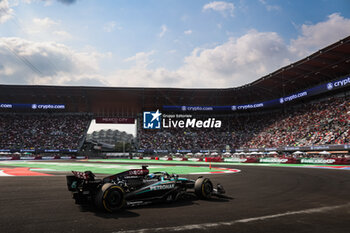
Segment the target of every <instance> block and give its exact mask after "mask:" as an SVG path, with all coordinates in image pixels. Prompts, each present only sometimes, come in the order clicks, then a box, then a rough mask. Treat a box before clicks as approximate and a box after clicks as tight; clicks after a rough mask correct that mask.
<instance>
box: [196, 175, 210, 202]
mask: <svg viewBox="0 0 350 233" xmlns="http://www.w3.org/2000/svg"><path fill="white" fill-rule="evenodd" d="M194 192H195V193H196V195H197V197H198V198H200V199H209V198H210V197H211V194H212V192H213V184H212V183H211V181H210V180H209V179H208V178H199V179H197V180H196V182H195V184H194Z"/></svg>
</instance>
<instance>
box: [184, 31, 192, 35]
mask: <svg viewBox="0 0 350 233" xmlns="http://www.w3.org/2000/svg"><path fill="white" fill-rule="evenodd" d="M184 34H185V35H191V34H192V30H186V31H184Z"/></svg>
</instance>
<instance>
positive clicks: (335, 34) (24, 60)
mask: <svg viewBox="0 0 350 233" xmlns="http://www.w3.org/2000/svg"><path fill="white" fill-rule="evenodd" d="M349 34H350V19H347V18H344V17H342V16H341V15H340V14H332V15H329V16H328V18H327V19H326V20H325V21H323V22H319V23H316V24H313V25H311V24H309V25H302V26H301V31H300V35H299V36H298V37H296V38H295V39H293V40H290V41H284V40H283V39H282V37H281V35H279V34H278V33H276V32H260V31H257V30H250V31H248V32H247V33H246V34H244V35H242V36H239V37H231V38H229V39H228V40H227V41H226V42H224V43H221V44H218V45H215V46H211V47H207V46H206V47H197V48H195V49H193V51H192V52H191V53H190V54H188V55H187V56H186V57H185V58H184V60H183V65H182V66H181V67H179V68H178V69H175V70H169V69H166V68H164V67H157V68H150V67H151V66H150V65H151V64H153V63H154V59H156V58H155V55H156V51H141V52H138V53H136V54H135V55H133V56H130V57H128V58H125V59H124V60H123V62H125V63H129V64H130V67H129V68H124V69H115V70H112V71H111V70H110V71H107V72H106V71H105V70H104V69H102V68H101V67H100V64H102V63H103V61H102V60H103V59H104V58H105V57H109V56H110V54H100V53H98V52H96V51H94V49H89V50H88V51H86V50H85V52H82V51H75V50H72V49H71V48H69V47H68V46H65V45H63V44H59V43H55V42H40V43H39V42H33V41H28V40H24V39H20V38H0V83H3V84H10V83H11V84H52V85H106V86H121V87H123V86H124V87H126V86H129V87H130V86H134V87H188V88H190V87H196V88H200V87H202V88H213V87H215V88H222V87H223V88H227V87H235V86H241V85H244V84H247V83H250V82H252V81H254V80H256V79H258V78H260V77H262V76H264V75H267V74H269V73H271V72H273V71H275V70H276V69H279V68H281V67H282V66H285V65H288V64H290V63H292V62H294V61H297V60H298V59H301V58H304V57H305V56H306V55H309V54H311V53H312V52H315V51H317V50H318V49H321V48H323V47H324V46H327V45H329V44H331V43H334V42H336V41H338V40H340V39H342V38H344V37H346V36H348V35H349ZM168 52H169V53H173V52H176V51H175V50H174V51H168ZM152 67H153V66H152ZM102 71H103V72H104V73H102Z"/></svg>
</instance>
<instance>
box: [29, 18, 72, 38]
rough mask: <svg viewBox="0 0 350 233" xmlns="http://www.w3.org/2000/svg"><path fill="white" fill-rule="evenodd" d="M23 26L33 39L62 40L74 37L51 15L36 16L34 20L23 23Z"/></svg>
mask: <svg viewBox="0 0 350 233" xmlns="http://www.w3.org/2000/svg"><path fill="white" fill-rule="evenodd" d="M23 28H24V32H25V33H27V34H28V36H29V37H30V38H32V39H33V38H36V39H37V40H55V41H62V40H69V39H72V38H73V36H72V35H71V34H70V33H69V32H67V31H65V30H63V29H62V25H61V23H60V22H57V21H55V20H53V19H51V18H49V17H45V18H34V19H33V20H32V21H29V22H25V23H23Z"/></svg>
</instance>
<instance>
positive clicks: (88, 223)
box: [0, 166, 350, 233]
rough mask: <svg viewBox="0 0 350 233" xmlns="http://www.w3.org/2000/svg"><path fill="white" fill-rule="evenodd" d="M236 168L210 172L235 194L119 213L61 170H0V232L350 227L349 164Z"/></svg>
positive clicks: (326, 229)
mask: <svg viewBox="0 0 350 233" xmlns="http://www.w3.org/2000/svg"><path fill="white" fill-rule="evenodd" d="M233 167H234V168H238V169H240V170H241V172H240V173H235V174H219V175H208V176H207V177H209V178H211V180H212V181H213V183H217V182H220V183H221V184H222V185H223V186H224V187H225V189H226V192H227V194H229V195H230V196H231V197H232V198H233V199H231V200H211V201H205V200H197V199H195V198H193V199H190V200H185V201H181V202H177V203H170V204H168V203H164V204H156V205H150V206H143V207H133V208H130V209H127V210H125V211H123V212H121V213H116V214H110V213H104V212H100V211H97V210H96V209H94V207H91V206H85V207H81V206H78V205H75V204H74V200H73V199H71V194H70V193H69V192H68V191H67V188H66V183H65V182H66V181H65V176H62V175H61V176H45V177H44V176H42V177H18V176H17V177H15V176H13V177H0V187H1V189H0V190H1V191H0V232H1V233H7V232H26V233H31V232H33V233H38V232H108V233H112V232H128V233H134V232H135V233H136V232H293V233H294V232H332V233H334V232H342V233H344V232H349V231H350V171H343V170H330V169H313V168H281V167H261V166H260V167H254V166H233ZM191 177H193V178H195V176H191Z"/></svg>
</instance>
